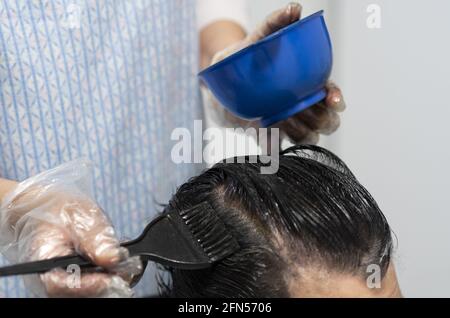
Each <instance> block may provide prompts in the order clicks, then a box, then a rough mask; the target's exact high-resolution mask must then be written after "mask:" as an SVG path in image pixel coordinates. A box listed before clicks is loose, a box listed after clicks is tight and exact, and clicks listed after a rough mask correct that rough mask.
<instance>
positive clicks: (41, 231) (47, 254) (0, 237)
mask: <svg viewBox="0 0 450 318" xmlns="http://www.w3.org/2000/svg"><path fill="white" fill-rule="evenodd" d="M90 170H91V167H90V164H89V163H88V162H87V161H84V160H80V161H74V162H70V163H67V164H64V165H62V166H59V167H57V168H55V169H52V170H49V171H47V172H44V173H41V174H39V175H37V176H35V177H32V178H30V179H28V180H26V181H24V182H22V183H19V184H18V185H17V186H16V187H15V189H13V190H12V191H11V192H10V193H8V194H7V195H6V196H5V197H4V199H3V201H2V202H1V205H0V251H1V252H2V253H3V254H4V255H5V256H6V257H7V258H8V259H9V260H10V261H11V263H22V262H28V261H35V260H42V259H48V258H52V257H58V256H65V255H69V254H72V253H74V252H77V253H81V254H83V255H85V256H86V257H88V258H89V259H90V260H92V261H93V262H94V263H95V264H97V265H99V266H101V267H104V268H106V269H108V272H102V273H100V272H95V273H84V272H81V275H78V273H77V271H76V270H75V271H74V272H71V271H69V272H67V271H66V270H65V269H56V270H53V271H51V272H48V273H45V274H42V275H32V276H25V283H26V285H27V287H29V288H30V289H31V290H32V292H33V293H35V294H36V295H37V296H41V297H42V296H50V297H131V296H132V290H131V288H130V286H129V284H128V282H129V281H131V279H132V278H133V277H134V276H135V275H138V274H140V272H141V271H142V264H141V262H140V260H139V259H138V258H128V254H127V250H126V249H124V248H120V246H119V241H118V240H117V238H116V236H115V232H114V229H113V227H112V226H111V224H110V222H109V220H108V218H107V217H106V215H105V214H104V213H103V211H102V209H101V208H100V207H99V206H98V205H97V204H96V203H95V202H94V200H93V199H92V195H91V193H92V191H91V189H90V186H89V184H90Z"/></svg>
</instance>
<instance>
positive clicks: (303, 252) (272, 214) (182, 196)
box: [164, 146, 392, 297]
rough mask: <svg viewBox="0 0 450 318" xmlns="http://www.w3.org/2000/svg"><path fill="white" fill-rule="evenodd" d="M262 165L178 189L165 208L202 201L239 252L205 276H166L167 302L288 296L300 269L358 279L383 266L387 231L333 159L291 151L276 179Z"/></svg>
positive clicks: (228, 166)
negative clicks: (168, 280) (169, 279)
mask: <svg viewBox="0 0 450 318" xmlns="http://www.w3.org/2000/svg"><path fill="white" fill-rule="evenodd" d="M263 165H264V164H263V163H261V162H257V163H252V162H251V160H250V157H246V158H245V163H236V164H232V163H219V164H217V165H215V166H214V167H213V168H211V169H209V170H207V171H206V172H204V173H203V174H201V175H200V176H198V177H195V178H193V179H191V180H190V181H189V182H187V183H186V184H184V185H183V186H181V187H180V188H179V190H178V191H177V193H176V194H175V196H174V197H173V198H172V200H171V202H170V203H169V205H168V206H167V208H166V212H170V211H172V209H178V210H184V209H189V208H191V207H193V206H195V205H197V204H200V203H202V202H208V203H209V204H210V205H211V206H212V207H213V209H214V210H215V211H216V212H217V213H218V215H219V216H220V218H221V219H222V220H223V221H224V223H225V224H226V225H227V227H228V229H229V231H230V232H231V233H232V235H234V236H235V237H236V238H237V240H238V242H239V244H240V246H241V249H240V250H239V251H238V252H236V253H235V254H233V255H232V256H230V257H228V258H227V259H225V260H223V261H221V262H219V263H217V264H215V265H214V266H213V267H212V268H210V269H207V270H196V271H186V270H170V273H171V276H172V284H171V286H170V287H168V288H167V286H166V288H165V289H164V292H165V294H166V296H173V297H288V296H289V289H288V281H289V280H292V279H297V278H299V279H300V281H301V277H297V276H298V272H297V271H296V269H297V268H298V267H299V266H302V267H307V266H310V267H311V266H312V267H315V266H320V268H325V269H326V270H329V271H330V272H333V273H345V274H352V275H358V276H360V277H365V275H367V274H366V269H367V266H368V265H371V264H377V265H379V266H380V267H381V269H382V277H384V275H385V273H386V271H387V268H388V266H389V263H390V256H391V251H392V237H391V230H390V228H389V225H388V223H387V221H386V219H385V217H384V215H383V213H382V212H381V211H380V209H379V207H378V205H377V203H376V202H375V200H374V199H373V198H372V196H371V195H370V194H369V192H368V191H367V190H366V189H365V188H364V187H363V186H362V185H361V184H360V183H359V182H358V181H357V179H356V178H355V176H354V175H353V174H352V172H351V171H350V170H349V169H348V168H347V166H346V165H345V164H344V163H343V162H342V161H341V160H340V159H339V158H338V157H336V156H335V155H334V154H332V153H331V152H329V151H327V150H325V149H322V148H320V147H316V146H295V147H293V148H290V149H288V150H286V151H284V152H282V153H281V154H280V158H279V170H278V172H277V173H276V174H272V175H264V174H261V173H260V168H261V166H263Z"/></svg>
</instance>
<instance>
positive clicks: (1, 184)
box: [0, 178, 17, 202]
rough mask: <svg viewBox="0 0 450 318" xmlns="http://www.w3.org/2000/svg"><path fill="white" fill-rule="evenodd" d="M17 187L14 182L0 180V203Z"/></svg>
mask: <svg viewBox="0 0 450 318" xmlns="http://www.w3.org/2000/svg"><path fill="white" fill-rule="evenodd" d="M16 185H17V182H16V181H13V180H8V179H2V178H0V202H1V201H3V198H4V197H5V195H6V194H7V193H8V192H10V191H11V190H12V189H13V188H14V187H15V186H16Z"/></svg>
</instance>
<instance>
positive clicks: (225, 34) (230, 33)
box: [200, 20, 246, 69]
mask: <svg viewBox="0 0 450 318" xmlns="http://www.w3.org/2000/svg"><path fill="white" fill-rule="evenodd" d="M245 36H246V32H245V30H244V28H243V27H242V26H240V25H239V24H237V23H236V22H233V21H226V20H223V21H217V22H214V23H211V24H209V25H208V26H206V27H205V28H203V29H202V30H201V31H200V65H201V68H202V69H204V68H205V67H207V66H209V65H210V64H211V61H212V59H213V57H214V55H215V54H216V53H218V52H220V51H222V50H223V49H225V48H227V47H229V46H231V45H233V44H236V43H238V42H239V41H241V40H243V39H244V38H245Z"/></svg>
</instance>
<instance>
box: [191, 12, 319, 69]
mask: <svg viewBox="0 0 450 318" xmlns="http://www.w3.org/2000/svg"><path fill="white" fill-rule="evenodd" d="M323 14H324V10H320V11H317V12H316V13H313V14H311V15H309V16H307V17H305V18H303V19H300V20H298V21H296V22H293V23H291V24H289V25H287V26H285V27H284V28H281V29H280V30H278V31H276V32H274V33H272V34H270V35H268V36H266V37H264V38H262V39H261V40H259V41H257V42H255V43H253V44H250V45H249V46H246V47H244V48H243V49H241V50H239V51H237V52H235V53H233V54H231V55H230V56H228V57H226V58H225V59H223V60H222V61H219V62H217V63H216V64H213V65H211V66H209V67H207V68H205V69H204V70H203V71H201V72H200V73H198V76H202V75H204V74H206V73H209V72H211V71H213V70H215V69H217V68H219V67H221V66H222V65H224V64H227V63H229V62H230V61H231V60H234V59H237V58H238V57H240V56H241V55H244V54H245V53H247V51H250V50H252V49H254V48H255V47H258V46H262V45H264V44H265V43H267V42H270V41H272V40H275V39H277V38H279V37H280V36H282V35H283V34H285V33H288V32H289V31H291V30H293V29H295V28H296V27H299V26H301V25H303V24H305V23H306V22H308V21H310V20H312V19H314V18H316V17H323Z"/></svg>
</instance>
